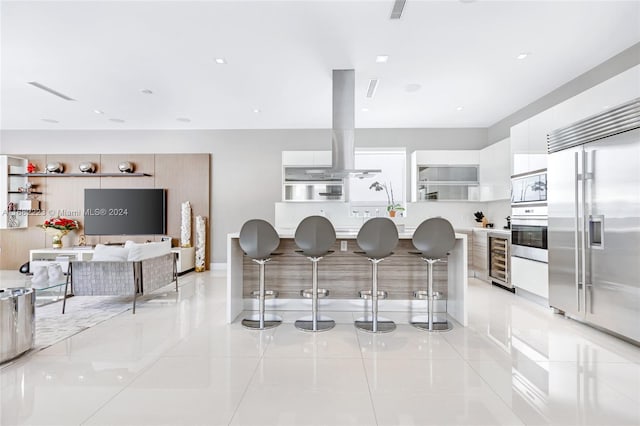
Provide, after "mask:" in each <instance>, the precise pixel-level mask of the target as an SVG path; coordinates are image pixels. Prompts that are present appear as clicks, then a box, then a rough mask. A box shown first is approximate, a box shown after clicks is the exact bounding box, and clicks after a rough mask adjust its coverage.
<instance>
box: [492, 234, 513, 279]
mask: <svg viewBox="0 0 640 426" xmlns="http://www.w3.org/2000/svg"><path fill="white" fill-rule="evenodd" d="M487 239H488V241H487V248H488V254H489V256H488V263H489V264H488V269H489V279H490V280H491V282H492V283H493V284H498V285H501V286H503V287H507V288H509V289H510V288H511V287H512V286H511V278H510V276H509V275H510V270H509V269H510V261H509V260H510V256H509V237H508V236H505V235H495V234H488V235H487Z"/></svg>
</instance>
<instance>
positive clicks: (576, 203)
mask: <svg viewBox="0 0 640 426" xmlns="http://www.w3.org/2000/svg"><path fill="white" fill-rule="evenodd" d="M579 154H580V153H579V152H576V153H575V154H574V165H573V167H574V169H573V170H574V171H575V173H574V178H575V179H574V190H573V195H574V197H575V200H574V206H575V222H574V232H573V236H574V244H573V247H574V256H573V258H574V269H573V271H574V275H575V281H576V307H577V308H578V312H580V272H579V267H580V262H579V260H578V259H579V256H580V254H579V253H578V251H579V249H578V247H579V246H578V244H579V241H578V223H579V222H580V209H579V203H580V200H579V196H578V191H579V188H580V185H579V181H580V172H579V170H578V155H579Z"/></svg>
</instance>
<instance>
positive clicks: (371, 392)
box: [0, 272, 640, 426]
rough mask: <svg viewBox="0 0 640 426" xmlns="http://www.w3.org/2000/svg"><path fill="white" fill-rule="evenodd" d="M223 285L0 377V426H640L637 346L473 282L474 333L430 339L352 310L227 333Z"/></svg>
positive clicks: (151, 306)
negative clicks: (361, 325)
mask: <svg viewBox="0 0 640 426" xmlns="http://www.w3.org/2000/svg"><path fill="white" fill-rule="evenodd" d="M225 288H226V280H225V275H224V273H223V272H206V273H202V274H190V275H187V276H185V277H184V278H183V285H182V287H181V289H180V293H179V295H178V296H175V295H174V296H167V297H160V298H158V299H157V300H155V299H150V301H149V302H148V303H144V304H142V305H140V307H139V308H138V311H137V313H136V315H131V313H130V312H125V313H124V314H121V315H118V316H116V317H114V318H112V319H110V320H108V321H106V322H103V323H101V324H99V325H97V326H95V327H92V328H90V329H88V330H86V331H83V332H82V333H79V334H77V335H75V336H72V337H70V338H68V339H66V340H63V341H61V342H59V343H57V344H55V345H53V346H51V347H49V348H47V349H45V350H43V351H40V352H36V353H33V354H30V355H28V356H26V357H23V358H21V359H20V360H18V361H17V362H14V363H11V364H8V365H5V366H4V367H3V368H0V402H1V406H0V424H1V425H3V426H4V425H16V424H30V425H38V424H41V425H77V424H91V425H94V424H96V425H138V424H150V425H151V424H167V425H178V424H199V425H205V424H206V425H276V424H278V425H307V424H316V425H321V424H322V425H352V424H362V425H428V424H433V425H447V424H476V425H498V424H504V425H517V424H534V425H537V424H557V425H574V424H589V425H592V424H593V425H595V424H600V425H638V424H640V348H638V347H636V346H633V345H630V344H628V343H625V342H623V341H621V340H618V339H616V338H614V337H611V336H609V335H606V334H603V333H601V332H599V331H597V330H594V329H592V328H589V327H586V326H584V325H582V324H579V323H576V322H574V321H571V320H567V319H564V318H563V317H561V316H558V315H554V314H553V313H552V312H551V311H550V310H549V309H545V308H543V307H540V306H538V305H535V304H533V303H531V302H529V301H527V300H524V299H522V298H519V297H516V296H514V295H513V294H511V293H508V292H506V291H504V290H501V289H498V288H495V287H491V286H489V285H487V284H485V283H482V282H480V281H476V280H470V288H469V300H470V315H469V320H470V325H469V327H467V328H462V327H460V326H456V327H455V328H454V330H453V331H451V332H448V333H443V334H433V335H430V334H428V333H425V332H421V331H419V330H416V329H414V328H412V327H410V326H408V325H406V324H399V325H398V329H397V330H396V331H395V332H393V333H390V334H384V335H370V334H366V333H363V332H358V331H356V330H355V328H354V327H353V325H352V324H351V323H350V322H351V319H352V318H353V317H354V316H358V314H355V313H353V314H351V313H346V314H345V313H336V314H335V317H336V318H337V319H338V320H339V324H338V325H337V326H336V328H335V329H333V330H331V331H328V332H325V333H319V334H307V333H302V332H300V331H297V330H295V328H294V327H293V325H292V322H293V321H294V320H295V318H296V317H297V316H298V315H296V314H295V313H287V315H285V318H286V321H287V322H286V323H285V324H283V325H282V326H280V327H278V328H276V329H273V330H269V331H263V332H256V331H249V330H245V329H243V328H242V327H241V326H240V325H239V324H237V323H235V324H232V325H227V324H225V322H224V314H225ZM301 314H302V313H301ZM305 314H306V313H305ZM325 314H329V315H330V313H328V312H325Z"/></svg>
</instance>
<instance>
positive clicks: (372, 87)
mask: <svg viewBox="0 0 640 426" xmlns="http://www.w3.org/2000/svg"><path fill="white" fill-rule="evenodd" d="M377 88H378V79H377V78H372V79H371V80H369V87H367V98H369V99H371V98H373V97H374V96H375V94H376V89H377Z"/></svg>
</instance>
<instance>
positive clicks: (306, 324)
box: [294, 315, 336, 332]
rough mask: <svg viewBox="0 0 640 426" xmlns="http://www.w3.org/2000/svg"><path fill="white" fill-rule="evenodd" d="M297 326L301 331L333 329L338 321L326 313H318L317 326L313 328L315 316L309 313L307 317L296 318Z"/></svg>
mask: <svg viewBox="0 0 640 426" xmlns="http://www.w3.org/2000/svg"><path fill="white" fill-rule="evenodd" d="M294 325H295V326H296V328H297V329H298V330H301V331H310V332H314V331H327V330H331V329H332V328H333V327H335V326H336V322H335V321H334V320H333V319H331V318H329V317H326V316H324V315H318V318H317V320H316V328H315V329H314V328H313V316H311V315H309V316H306V317H302V318H300V319H299V320H296V322H295V324H294Z"/></svg>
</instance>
